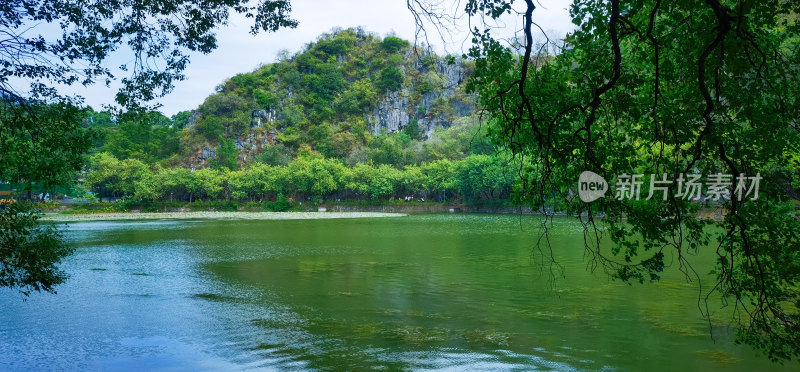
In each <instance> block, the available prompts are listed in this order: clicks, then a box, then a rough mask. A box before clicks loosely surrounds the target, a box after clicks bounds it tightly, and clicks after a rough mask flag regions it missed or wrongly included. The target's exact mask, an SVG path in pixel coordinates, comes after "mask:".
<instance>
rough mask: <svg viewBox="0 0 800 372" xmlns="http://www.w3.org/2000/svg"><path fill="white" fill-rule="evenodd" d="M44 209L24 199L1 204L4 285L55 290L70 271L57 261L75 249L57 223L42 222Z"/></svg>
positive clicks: (0, 278) (24, 290)
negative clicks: (55, 224) (42, 210)
mask: <svg viewBox="0 0 800 372" xmlns="http://www.w3.org/2000/svg"><path fill="white" fill-rule="evenodd" d="M39 217H40V212H38V211H36V210H35V209H33V208H31V207H30V206H28V205H26V204H23V203H16V204H0V286H2V287H10V288H16V289H18V290H19V291H20V292H21V293H23V294H24V295H26V296H27V295H29V294H30V293H31V292H33V291H47V292H55V286H56V285H57V284H60V283H62V282H63V281H64V280H65V279H66V278H67V275H66V273H64V272H63V271H61V270H59V268H58V267H57V264H58V263H59V262H61V260H62V259H63V258H64V257H66V256H67V255H69V254H70V253H71V252H72V250H73V249H72V248H71V247H70V246H68V245H67V244H66V243H64V241H63V240H62V239H61V234H60V233H59V231H58V229H56V227H55V226H53V225H43V224H39V222H38V220H39Z"/></svg>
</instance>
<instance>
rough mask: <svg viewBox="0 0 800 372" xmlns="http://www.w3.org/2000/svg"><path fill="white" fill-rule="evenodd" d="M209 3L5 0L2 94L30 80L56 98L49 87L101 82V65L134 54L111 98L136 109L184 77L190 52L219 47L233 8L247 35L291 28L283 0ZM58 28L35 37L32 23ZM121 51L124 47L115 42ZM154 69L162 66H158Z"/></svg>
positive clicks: (104, 73) (37, 92) (110, 74)
mask: <svg viewBox="0 0 800 372" xmlns="http://www.w3.org/2000/svg"><path fill="white" fill-rule="evenodd" d="M251 3H252V2H251V1H249V0H229V1H208V2H203V3H197V2H194V1H186V0H174V1H154V0H146V1H141V2H135V3H131V2H128V1H121V0H112V1H78V2H76V1H69V0H9V1H6V2H4V6H2V7H0V19H1V20H2V21H0V30H2V34H3V35H4V36H3V37H4V39H3V43H2V44H0V56H2V60H3V63H4V68H3V69H2V70H1V71H0V91H1V92H2V94H3V96H11V97H22V96H23V94H22V93H19V92H16V91H15V90H14V89H13V88H12V85H11V82H10V80H9V79H10V78H21V79H26V80H29V81H30V82H31V84H32V92H31V96H32V97H41V96H43V95H44V96H49V97H53V96H56V95H57V93H56V92H55V90H53V89H52V87H53V84H65V85H73V84H82V85H89V84H93V83H96V82H107V81H109V80H111V79H114V75H115V73H116V72H115V71H112V70H110V69H109V68H108V67H106V65H105V64H104V62H105V61H106V60H107V59H108V58H109V57H111V56H112V55H114V54H115V53H120V54H127V53H129V54H132V56H131V57H132V58H130V60H131V61H133V62H132V64H131V65H127V64H126V65H123V66H122V67H121V70H122V71H123V72H127V75H128V76H126V77H123V78H122V79H121V83H122V88H121V89H120V91H119V93H118V94H117V95H116V101H117V102H118V103H119V104H121V105H123V106H129V107H130V106H138V105H139V104H140V103H142V102H148V101H151V100H153V99H154V98H157V97H159V96H160V95H163V94H165V93H168V92H169V91H170V90H171V88H172V84H173V82H174V81H176V80H181V79H183V75H182V74H181V73H182V71H183V70H184V69H185V68H186V66H187V64H188V62H189V57H188V55H189V54H190V53H192V52H201V53H208V52H210V51H212V50H214V49H215V48H216V46H217V40H216V36H215V34H214V30H215V28H216V26H218V25H222V24H224V23H225V22H226V21H227V20H228V17H229V16H230V13H231V11H234V12H236V13H239V14H244V15H245V16H246V17H248V18H253V19H254V24H253V26H252V28H251V33H253V34H255V33H258V32H259V31H275V30H277V29H279V28H282V27H295V26H296V25H297V22H296V21H294V20H293V19H291V18H289V12H290V11H291V6H290V2H289V1H288V0H265V1H259V2H258V3H257V4H255V5H254V4H251ZM42 23H44V24H53V25H60V26H61V27H60V28H61V33H60V34H59V33H52V34H45V35H40V34H36V33H35V29H32V30H31V29H29V28H30V27H31V26H34V25H36V24H42ZM123 46H124V48H127V50H125V49H122V48H121V47H123ZM158 66H162V68H159V67H158Z"/></svg>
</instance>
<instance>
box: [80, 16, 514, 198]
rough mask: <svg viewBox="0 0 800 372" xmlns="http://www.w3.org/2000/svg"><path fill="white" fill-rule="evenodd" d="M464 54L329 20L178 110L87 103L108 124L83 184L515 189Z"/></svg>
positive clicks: (175, 189) (234, 191)
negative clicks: (421, 49) (292, 50)
mask: <svg viewBox="0 0 800 372" xmlns="http://www.w3.org/2000/svg"><path fill="white" fill-rule="evenodd" d="M470 66H471V65H470V64H469V63H467V62H462V61H457V60H455V59H452V58H450V61H447V60H446V59H445V58H442V57H439V56H435V55H432V54H419V55H418V54H416V53H415V52H414V51H413V50H412V49H411V47H410V44H409V42H408V41H406V40H403V39H400V38H398V37H394V36H387V37H385V38H383V39H381V38H380V37H377V36H375V35H373V34H369V33H366V32H364V31H362V30H353V29H347V30H339V31H336V32H333V33H330V34H324V35H322V36H320V38H319V39H318V40H317V41H316V42H314V43H310V44H308V45H306V47H305V48H304V50H302V51H301V52H299V53H297V54H295V55H293V56H289V54H288V53H286V52H284V53H282V54H281V57H280V58H279V61H278V62H276V63H273V64H266V65H262V66H261V67H259V68H258V69H256V70H255V71H253V72H251V73H245V74H239V75H236V76H234V77H232V78H230V79H228V80H226V81H225V82H224V83H222V84H221V85H220V86H219V87H218V88H217V92H216V93H214V94H212V95H211V96H209V97H208V98H207V99H206V100H205V102H203V104H201V105H200V106H199V107H198V108H197V109H196V110H193V111H184V112H180V113H178V114H176V115H174V116H173V117H172V118H167V117H165V116H163V115H161V114H160V113H158V112H146V113H125V114H122V115H110V114H109V113H106V112H95V111H92V110H89V112H88V114H87V119H86V120H85V125H86V126H90V127H92V128H94V129H95V130H97V131H100V132H102V133H104V135H103V136H100V139H98V140H96V141H95V144H94V151H93V153H94V155H92V157H91V159H90V161H89V163H88V169H87V172H86V173H85V177H84V178H85V186H86V187H87V188H88V189H90V190H92V191H94V193H95V196H99V197H101V198H105V197H115V198H126V200H132V201H171V202H178V201H180V202H193V201H197V200H202V201H213V200H228V201H230V200H234V201H246V202H254V201H259V202H263V201H267V200H275V199H277V198H279V197H285V198H291V199H294V200H297V201H307V200H313V201H317V202H319V201H324V200H334V199H335V200H342V199H345V200H348V199H350V200H365V201H379V200H389V199H398V198H404V197H405V196H408V195H411V194H414V195H416V197H417V198H418V199H419V198H426V199H427V200H436V201H438V200H439V199H440V198H441V200H443V201H444V200H450V201H456V200H457V201H464V202H470V203H481V202H486V201H490V200H496V199H508V198H509V196H510V193H511V191H512V184H513V180H514V177H513V175H514V174H515V173H514V170H513V169H511V168H509V167H506V165H505V164H506V162H505V161H504V160H503V159H504V156H503V155H501V154H500V152H499V150H498V149H497V148H496V147H495V145H493V144H492V143H491V142H490V141H489V140H488V138H487V137H486V126H485V124H484V125H481V123H480V122H479V121H478V120H477V119H476V118H475V117H473V116H472V113H473V109H472V105H473V103H472V102H471V98H470V97H469V96H468V95H466V94H465V92H464V87H463V85H462V84H461V83H462V81H463V80H464V78H465V76H466V74H468V73H469V70H470V69H471V67H470ZM382 101H386V102H389V103H388V104H386V105H383V107H381V104H380V102H382ZM378 117H384V120H385V121H391V120H394V122H392V123H388V124H387V123H386V122H380V119H379V118H378ZM386 117H391V118H389V119H386ZM399 117H404V118H405V119H398V118H399ZM389 127H392V130H391V131H390V130H389Z"/></svg>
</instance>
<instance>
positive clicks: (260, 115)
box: [250, 108, 277, 129]
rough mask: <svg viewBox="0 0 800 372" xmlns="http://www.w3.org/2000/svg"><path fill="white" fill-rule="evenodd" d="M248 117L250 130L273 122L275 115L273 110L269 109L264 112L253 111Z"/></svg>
mask: <svg viewBox="0 0 800 372" xmlns="http://www.w3.org/2000/svg"><path fill="white" fill-rule="evenodd" d="M250 117H251V120H250V129H255V128H259V127H262V126H264V125H265V124H268V123H272V122H274V121H275V119H276V117H277V115H276V114H275V109H272V108H269V109H265V110H254V111H253V113H252V115H250Z"/></svg>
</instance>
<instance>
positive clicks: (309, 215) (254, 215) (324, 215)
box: [41, 211, 407, 222]
mask: <svg viewBox="0 0 800 372" xmlns="http://www.w3.org/2000/svg"><path fill="white" fill-rule="evenodd" d="M405 216H407V214H406V213H385V212H214V211H204V212H110V213H82V214H59V213H45V215H44V216H43V217H42V218H41V220H42V221H52V222H83V221H122V220H162V219H169V220H321V219H340V218H388V217H405Z"/></svg>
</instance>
